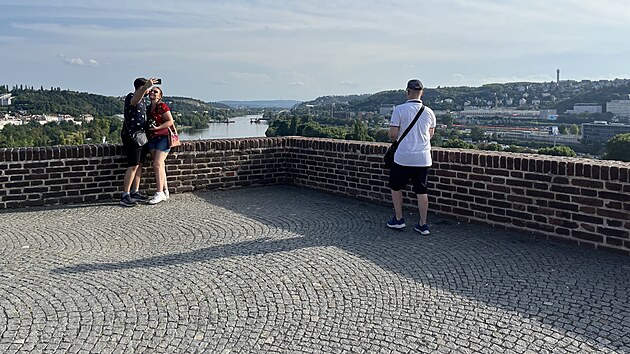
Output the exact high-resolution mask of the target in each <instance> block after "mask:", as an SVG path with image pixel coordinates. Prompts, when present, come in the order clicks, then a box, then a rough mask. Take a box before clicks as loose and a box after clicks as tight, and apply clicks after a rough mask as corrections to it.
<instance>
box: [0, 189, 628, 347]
mask: <svg viewBox="0 0 630 354" xmlns="http://www.w3.org/2000/svg"><path fill="white" fill-rule="evenodd" d="M410 212H411V213H413V211H411V210H409V211H407V214H406V217H407V219H408V220H409V222H410V224H412V222H415V219H417V215H409V214H410ZM391 214H392V210H391V207H388V206H382V205H375V204H371V203H367V202H363V201H359V200H356V199H351V198H344V197H337V196H332V195H329V194H325V193H322V192H318V191H314V190H308V189H299V188H294V187H286V186H274V187H264V188H251V189H238V190H229V191H208V192H200V193H191V194H178V195H172V196H171V199H170V200H169V201H167V202H165V203H161V204H158V205H156V206H148V205H141V206H138V207H135V208H121V207H119V206H117V205H114V204H90V205H80V206H69V207H65V208H36V209H27V210H19V211H15V210H13V211H6V212H0V352H1V353H20V352H42V353H59V352H63V353H184V352H190V353H192V352H208V353H236V352H239V353H240V352H267V353H287V352H305V353H349V352H352V353H373V352H382V353H419V352H420V353H422V352H424V353H427V352H444V353H452V352H458V353H466V352H488V353H491V352H536V353H539V352H557V351H562V352H574V351H583V352H592V351H597V352H610V353H612V352H615V353H623V352H630V341H629V340H628V338H630V328H629V326H628V324H629V323H630V305H629V304H630V276H629V272H630V260H628V258H627V257H623V256H618V255H615V254H610V253H605V252H599V251H594V250H588V249H584V248H577V247H571V246H566V245H560V244H554V243H550V242H546V241H540V240H535V239H533V238H531V237H528V236H526V235H522V234H517V233H513V232H507V231H504V230H500V229H494V228H490V227H486V226H480V225H468V224H459V223H457V222H456V221H453V220H451V219H445V218H439V217H437V216H435V215H430V218H429V223H430V225H431V235H430V236H419V235H418V234H417V233H415V232H414V231H413V230H412V228H409V227H408V228H407V229H406V230H404V231H400V232H399V231H393V230H389V229H387V228H386V227H385V225H384V223H385V221H386V220H388V219H389V218H391Z"/></svg>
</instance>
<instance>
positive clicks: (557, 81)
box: [556, 69, 560, 85]
mask: <svg viewBox="0 0 630 354" xmlns="http://www.w3.org/2000/svg"><path fill="white" fill-rule="evenodd" d="M556 84H557V85H560V69H556Z"/></svg>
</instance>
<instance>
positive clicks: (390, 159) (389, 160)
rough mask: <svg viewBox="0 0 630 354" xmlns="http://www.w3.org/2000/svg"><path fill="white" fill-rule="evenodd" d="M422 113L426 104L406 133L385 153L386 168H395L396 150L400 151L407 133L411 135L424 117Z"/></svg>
mask: <svg viewBox="0 0 630 354" xmlns="http://www.w3.org/2000/svg"><path fill="white" fill-rule="evenodd" d="M422 112H424V104H423V105H422V108H420V110H419V111H418V113H416V116H415V118H414V119H413V121H412V122H411V124H409V126H408V127H407V129H405V132H404V133H403V134H402V135H401V136H400V139H398V140H396V141H394V142H393V143H392V144H391V145H390V146H389V147H388V148H387V151H385V156H383V161H384V162H385V168H392V166H394V154H396V149H398V145H399V144H400V142H401V141H402V140H403V139H404V138H405V136H407V133H409V131H410V130H411V128H412V127H413V126H414V125H415V124H416V122H417V121H418V118H420V115H422Z"/></svg>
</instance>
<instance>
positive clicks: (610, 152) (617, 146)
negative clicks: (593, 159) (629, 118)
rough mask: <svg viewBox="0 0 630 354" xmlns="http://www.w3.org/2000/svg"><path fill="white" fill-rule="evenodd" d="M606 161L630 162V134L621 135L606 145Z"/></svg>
mask: <svg viewBox="0 0 630 354" xmlns="http://www.w3.org/2000/svg"><path fill="white" fill-rule="evenodd" d="M603 157H604V159H606V160H619V161H625V162H630V133H626V134H619V135H616V136H614V137H613V138H612V139H610V140H608V142H607V143H606V152H605V153H604V156H603Z"/></svg>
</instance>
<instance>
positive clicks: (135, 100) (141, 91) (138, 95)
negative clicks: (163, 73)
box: [130, 78, 154, 106]
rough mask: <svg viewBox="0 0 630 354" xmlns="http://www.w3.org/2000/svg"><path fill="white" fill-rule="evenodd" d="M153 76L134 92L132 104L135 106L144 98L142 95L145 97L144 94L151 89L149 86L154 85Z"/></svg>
mask: <svg viewBox="0 0 630 354" xmlns="http://www.w3.org/2000/svg"><path fill="white" fill-rule="evenodd" d="M153 80H154V79H153V78H150V79H149V80H147V82H145V83H144V85H143V86H142V87H140V88H139V89H137V90H136V92H134V93H133V97H131V102H130V103H131V105H132V106H135V105H137V104H138V102H140V100H141V99H142V97H144V94H145V93H146V92H147V90H148V89H149V87H151V86H153Z"/></svg>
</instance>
